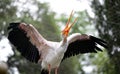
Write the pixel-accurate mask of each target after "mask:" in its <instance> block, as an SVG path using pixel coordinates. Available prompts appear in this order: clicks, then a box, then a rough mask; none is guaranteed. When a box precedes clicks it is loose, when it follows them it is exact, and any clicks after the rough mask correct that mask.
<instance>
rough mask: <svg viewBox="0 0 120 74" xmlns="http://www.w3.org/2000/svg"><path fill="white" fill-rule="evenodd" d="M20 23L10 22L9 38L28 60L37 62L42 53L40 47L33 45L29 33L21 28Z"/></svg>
mask: <svg viewBox="0 0 120 74" xmlns="http://www.w3.org/2000/svg"><path fill="white" fill-rule="evenodd" d="M19 24H20V23H10V25H9V27H8V30H10V32H9V35H8V39H9V41H10V42H11V43H12V44H13V45H14V46H15V47H16V48H17V50H18V51H19V52H21V55H22V56H24V57H25V58H26V59H27V60H29V61H31V62H35V63H37V62H38V60H39V58H40V55H39V52H38V49H37V48H36V46H35V45H33V44H32V43H31V42H30V41H29V38H28V37H27V36H26V35H27V33H26V32H25V31H23V30H22V29H20V28H19Z"/></svg>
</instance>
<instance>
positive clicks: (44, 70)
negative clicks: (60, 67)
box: [41, 69, 49, 74]
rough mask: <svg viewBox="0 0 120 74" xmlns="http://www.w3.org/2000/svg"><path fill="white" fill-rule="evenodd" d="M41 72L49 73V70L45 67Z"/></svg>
mask: <svg viewBox="0 0 120 74" xmlns="http://www.w3.org/2000/svg"><path fill="white" fill-rule="evenodd" d="M41 74H49V71H48V70H46V69H42V71H41Z"/></svg>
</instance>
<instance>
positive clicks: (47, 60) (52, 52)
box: [41, 41, 68, 69]
mask: <svg viewBox="0 0 120 74" xmlns="http://www.w3.org/2000/svg"><path fill="white" fill-rule="evenodd" d="M47 43H48V44H47V45H49V46H50V49H49V50H48V53H47V55H46V57H44V59H43V60H42V63H41V66H42V68H45V69H47V68H48V65H50V66H51V68H57V67H59V65H60V63H61V60H62V59H63V56H64V53H65V52H66V49H67V47H68V42H66V43H65V44H64V45H63V41H61V42H51V41H48V42H47Z"/></svg>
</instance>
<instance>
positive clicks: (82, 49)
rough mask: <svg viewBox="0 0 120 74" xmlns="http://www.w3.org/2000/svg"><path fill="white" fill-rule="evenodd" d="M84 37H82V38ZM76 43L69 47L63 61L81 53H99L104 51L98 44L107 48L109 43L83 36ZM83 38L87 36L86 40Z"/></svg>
mask: <svg viewBox="0 0 120 74" xmlns="http://www.w3.org/2000/svg"><path fill="white" fill-rule="evenodd" d="M81 36H82V37H81ZM81 36H80V37H81V38H83V39H81V38H79V39H77V40H76V41H74V42H72V43H70V44H69V45H68V48H67V51H66V52H65V54H64V57H63V60H64V59H65V58H69V57H71V56H74V55H78V54H80V53H97V51H102V50H101V49H100V48H99V47H98V46H97V44H99V45H101V46H103V47H104V48H107V42H105V41H103V40H101V39H99V38H96V37H94V36H87V35H81ZM83 36H87V38H84V37H83Z"/></svg>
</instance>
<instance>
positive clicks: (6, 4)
mask: <svg viewBox="0 0 120 74" xmlns="http://www.w3.org/2000/svg"><path fill="white" fill-rule="evenodd" d="M12 1H13V0H4V1H3V0H0V24H1V25H0V35H5V34H6V33H7V29H6V26H7V25H8V23H9V22H10V21H12V20H13V19H15V16H16V15H15V13H16V7H15V6H13V5H12V3H11V2H12Z"/></svg>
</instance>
